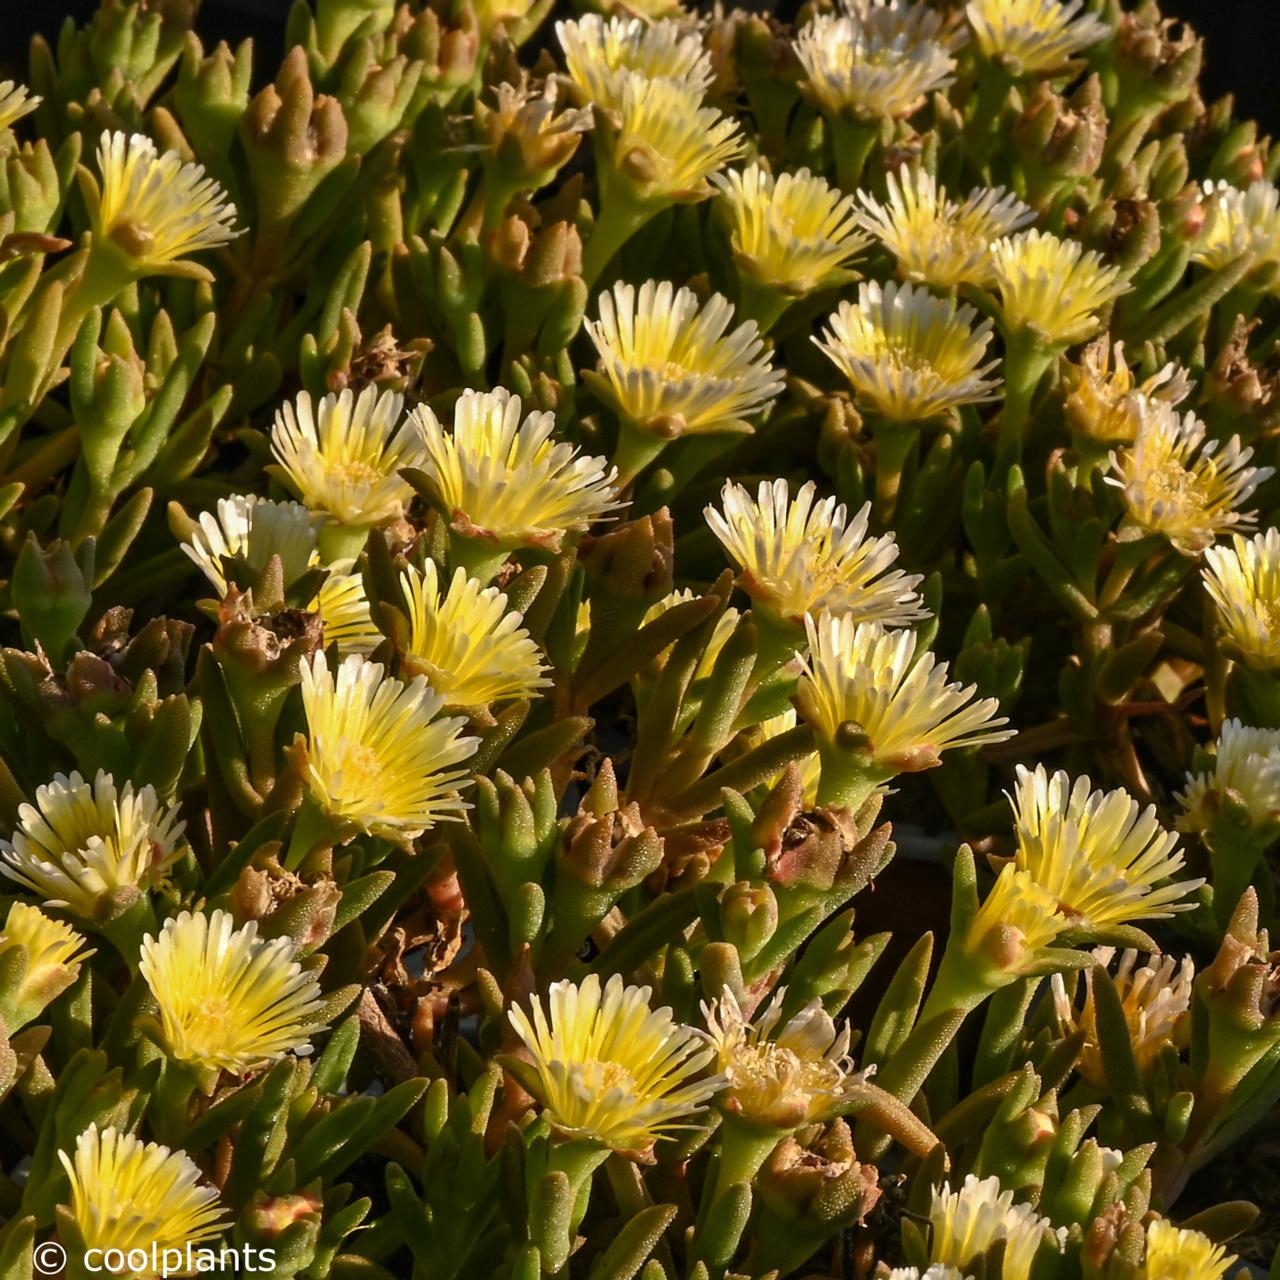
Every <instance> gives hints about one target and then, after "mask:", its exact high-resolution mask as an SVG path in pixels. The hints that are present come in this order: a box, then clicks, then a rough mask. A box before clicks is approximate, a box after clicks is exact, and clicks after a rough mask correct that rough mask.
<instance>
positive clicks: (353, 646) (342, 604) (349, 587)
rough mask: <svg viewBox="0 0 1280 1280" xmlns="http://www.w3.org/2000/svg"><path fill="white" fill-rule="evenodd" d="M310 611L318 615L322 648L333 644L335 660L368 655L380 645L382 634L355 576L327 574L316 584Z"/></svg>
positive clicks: (339, 573)
mask: <svg viewBox="0 0 1280 1280" xmlns="http://www.w3.org/2000/svg"><path fill="white" fill-rule="evenodd" d="M344 563H345V562H344ZM310 608H311V609H313V610H314V611H315V612H316V613H318V614H319V615H320V625H321V627H322V628H323V629H324V643H325V647H326V648H328V646H329V645H331V644H332V645H336V646H337V648H338V656H339V657H342V658H345V657H347V656H348V655H349V654H360V655H362V656H363V655H365V654H370V653H372V652H373V651H374V650H375V649H376V648H377V647H378V646H379V645H380V644H381V643H382V632H381V631H379V630H378V628H377V626H376V625H375V624H374V621H373V614H372V613H371V612H370V609H369V597H368V596H367V595H366V594H365V589H364V578H363V576H362V575H360V574H358V573H341V572H336V571H335V572H331V573H330V574H329V576H328V577H327V578H325V580H324V581H323V582H322V583H321V584H320V590H319V591H318V592H317V593H316V598H315V599H314V600H312V601H311V604H310Z"/></svg>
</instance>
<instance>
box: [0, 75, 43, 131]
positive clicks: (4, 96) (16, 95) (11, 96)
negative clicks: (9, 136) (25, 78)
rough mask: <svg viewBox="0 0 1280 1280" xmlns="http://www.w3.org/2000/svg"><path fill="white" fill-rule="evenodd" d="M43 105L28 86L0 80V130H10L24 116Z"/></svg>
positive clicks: (13, 81)
mask: <svg viewBox="0 0 1280 1280" xmlns="http://www.w3.org/2000/svg"><path fill="white" fill-rule="evenodd" d="M40 103H41V99H40V98H39V97H37V96H36V95H35V94H34V93H32V92H30V90H28V88H27V87H26V85H22V84H18V83H17V81H15V80H0V129H10V128H12V127H13V126H14V124H16V123H17V122H18V121H19V120H21V119H22V117H23V116H25V115H29V114H30V113H31V112H32V111H34V110H35V109H36V108H37V107H38V106H39V105H40Z"/></svg>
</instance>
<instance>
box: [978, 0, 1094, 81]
mask: <svg viewBox="0 0 1280 1280" xmlns="http://www.w3.org/2000/svg"><path fill="white" fill-rule="evenodd" d="M1083 8H1084V0H1065V2H1064V0H969V3H968V4H967V5H966V6H965V15H966V16H967V17H968V19H969V26H970V28H971V29H972V30H973V42H974V44H975V45H977V47H978V50H979V51H980V52H981V53H982V55H983V57H985V58H990V59H992V60H993V61H997V62H999V63H1001V64H1002V65H1003V66H1004V67H1006V68H1007V69H1008V70H1009V72H1010V73H1011V74H1013V75H1015V76H1021V75H1042V76H1043V75H1048V74H1050V73H1052V72H1056V71H1063V70H1066V69H1067V68H1068V66H1069V64H1070V62H1071V59H1072V58H1074V57H1076V55H1077V54H1079V53H1082V52H1083V51H1084V50H1085V49H1088V48H1089V47H1090V46H1091V45H1095V44H1097V43H1098V42H1099V41H1100V40H1105V39H1106V38H1107V36H1108V35H1110V34H1111V28H1110V27H1109V26H1108V25H1107V24H1106V23H1105V22H1103V21H1102V20H1101V19H1100V18H1098V17H1095V16H1094V15H1093V14H1091V13H1081V12H1080V10H1081V9H1083Z"/></svg>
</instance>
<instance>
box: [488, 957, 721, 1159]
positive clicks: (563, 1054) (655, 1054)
mask: <svg viewBox="0 0 1280 1280" xmlns="http://www.w3.org/2000/svg"><path fill="white" fill-rule="evenodd" d="M651 995H652V992H651V990H650V989H649V988H648V987H628V986H625V985H624V984H623V981H622V978H621V977H619V976H618V975H617V974H614V975H613V977H611V978H610V979H609V981H608V983H607V984H605V985H604V986H601V983H600V979H599V977H598V976H597V975H596V974H594V973H593V974H589V975H588V976H587V977H586V978H584V979H583V981H582V982H581V983H573V982H569V981H567V980H562V981H560V982H553V983H552V984H551V989H550V990H549V991H548V992H547V999H546V1003H545V1005H544V1003H543V1001H542V1000H540V999H539V998H537V997H536V996H535V997H534V998H533V1000H532V1002H531V1004H532V1017H530V1016H529V1015H528V1014H526V1013H525V1011H524V1010H523V1009H521V1008H520V1007H519V1006H515V1005H513V1006H512V1009H511V1012H510V1014H509V1015H508V1016H509V1017H510V1019H511V1025H512V1026H513V1027H514V1028H515V1030H516V1034H517V1035H519V1037H520V1039H521V1040H522V1041H524V1047H525V1049H526V1050H527V1051H528V1054H529V1058H530V1059H531V1061H526V1060H525V1059H523V1058H513V1059H510V1060H508V1062H507V1069H508V1070H509V1071H511V1072H512V1074H513V1075H515V1076H516V1078H517V1079H518V1080H519V1082H520V1084H521V1085H523V1086H524V1088H526V1089H527V1090H528V1091H529V1092H530V1093H532V1094H533V1096H534V1097H535V1098H537V1099H538V1101H539V1102H541V1103H542V1106H543V1108H544V1110H545V1112H546V1116H547V1119H548V1120H550V1121H551V1124H552V1125H553V1127H554V1128H556V1129H557V1130H558V1131H559V1132H561V1133H563V1134H565V1135H566V1136H568V1137H570V1138H579V1139H585V1140H586V1141H588V1142H592V1143H598V1144H599V1145H601V1146H604V1147H611V1148H613V1149H614V1150H615V1151H623V1152H627V1153H631V1154H636V1155H646V1154H647V1153H648V1152H649V1151H651V1150H652V1148H653V1145H654V1143H655V1142H656V1141H657V1140H658V1139H659V1138H663V1137H667V1136H668V1135H670V1134H671V1133H672V1132H673V1131H675V1130H679V1129H683V1128H687V1127H688V1122H689V1119H690V1118H691V1117H692V1116H693V1115H695V1114H696V1113H697V1112H698V1111H700V1110H702V1108H703V1106H704V1105H705V1104H706V1102H707V1101H708V1099H710V1098H711V1096H712V1095H713V1094H715V1093H716V1092H717V1090H719V1089H720V1088H721V1087H723V1085H724V1077H723V1076H716V1075H712V1076H705V1075H704V1074H703V1073H704V1072H705V1070H706V1068H707V1067H709V1066H710V1065H711V1063H712V1061H713V1059H714V1058H715V1050H714V1049H713V1048H712V1047H711V1046H710V1045H708V1044H707V1043H706V1041H705V1039H704V1038H703V1036H702V1035H701V1034H700V1033H699V1032H697V1031H695V1030H694V1029H693V1028H692V1027H686V1026H682V1025H680V1024H679V1023H678V1022H676V1021H675V1020H674V1018H673V1017H672V1014H671V1010H670V1009H665V1008H664V1009H657V1010H653V1009H650V1007H649V997H650V996H651Z"/></svg>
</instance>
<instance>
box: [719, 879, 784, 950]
mask: <svg viewBox="0 0 1280 1280" xmlns="http://www.w3.org/2000/svg"><path fill="white" fill-rule="evenodd" d="M720 928H721V931H722V932H723V934H724V938H725V941H726V942H730V943H732V944H733V945H734V946H735V947H736V948H737V950H738V955H739V956H741V958H742V959H743V960H747V961H749V960H752V959H754V958H755V957H756V956H757V955H759V954H760V951H761V948H763V947H764V945H765V943H767V942H768V941H769V939H770V938H772V937H773V935H774V933H775V932H776V930H777V928H778V900H777V898H776V897H774V894H773V890H772V889H770V888H769V886H768V885H767V884H762V885H753V884H752V883H751V882H750V881H749V880H739V881H738V882H737V883H736V884H731V885H726V886H725V889H724V892H723V893H722V894H721V895H720Z"/></svg>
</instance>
